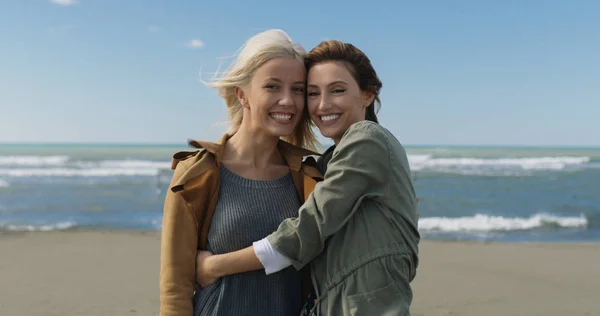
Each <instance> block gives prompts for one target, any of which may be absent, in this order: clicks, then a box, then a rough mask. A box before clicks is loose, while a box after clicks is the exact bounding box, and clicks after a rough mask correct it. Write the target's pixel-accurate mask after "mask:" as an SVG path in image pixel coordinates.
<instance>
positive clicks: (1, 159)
mask: <svg viewBox="0 0 600 316" xmlns="http://www.w3.org/2000/svg"><path fill="white" fill-rule="evenodd" d="M68 161H69V157H68V156H0V166H62V165H65V164H66V163H67V162H68Z"/></svg>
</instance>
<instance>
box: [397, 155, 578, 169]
mask: <svg viewBox="0 0 600 316" xmlns="http://www.w3.org/2000/svg"><path fill="white" fill-rule="evenodd" d="M408 160H409V163H410V167H411V170H413V171H421V170H430V171H440V172H453V173H455V172H457V171H461V170H466V171H473V170H476V171H477V170H494V171H498V170H563V169H565V168H566V167H567V166H577V165H583V164H587V163H588V162H589V161H590V157H569V156H561V157H524V158H489V159H484V158H469V157H465V158H434V157H433V156H432V155H409V156H408Z"/></svg>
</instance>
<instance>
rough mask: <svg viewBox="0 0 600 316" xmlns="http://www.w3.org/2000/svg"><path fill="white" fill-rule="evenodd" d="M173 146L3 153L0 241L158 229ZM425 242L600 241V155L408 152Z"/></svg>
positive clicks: (12, 148) (2, 149)
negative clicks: (32, 234)
mask: <svg viewBox="0 0 600 316" xmlns="http://www.w3.org/2000/svg"><path fill="white" fill-rule="evenodd" d="M178 150H189V149H188V148H186V147H185V146H172V145H70V144H69V145H58V144H53V145H32V144H4V145H0V232H1V231H5V232H6V231H51V230H78V229H84V230H89V229H119V230H160V226H161V219H162V206H163V199H164V195H165V192H166V190H167V188H168V185H169V182H170V180H171V175H172V171H171V170H170V169H169V168H170V158H171V156H172V154H173V153H174V152H176V151H178ZM407 152H408V156H409V161H410V165H411V169H412V172H413V177H414V181H415V188H416V191H417V194H418V196H419V199H420V202H419V213H420V220H419V230H420V232H421V235H422V238H423V239H438V240H439V239H442V240H478V241H511V242H527V241H536V242H597V241H600V148H587V149H586V148H524V147H523V148H520V147H519V148H500V147H447V146H437V147H433V146H429V147H425V146H414V147H410V146H407Z"/></svg>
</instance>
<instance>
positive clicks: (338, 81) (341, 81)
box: [308, 80, 348, 88]
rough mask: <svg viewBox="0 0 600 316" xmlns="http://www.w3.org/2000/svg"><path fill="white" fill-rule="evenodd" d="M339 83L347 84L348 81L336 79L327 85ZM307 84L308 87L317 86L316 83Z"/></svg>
mask: <svg viewBox="0 0 600 316" xmlns="http://www.w3.org/2000/svg"><path fill="white" fill-rule="evenodd" d="M340 83H341V84H345V85H348V83H347V82H346V81H343V80H336V81H334V82H332V83H330V84H328V85H327V86H328V87H331V86H335V85H336V84H340ZM308 86H309V87H314V88H317V85H314V84H309V85H308Z"/></svg>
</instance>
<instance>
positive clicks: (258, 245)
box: [252, 238, 292, 274]
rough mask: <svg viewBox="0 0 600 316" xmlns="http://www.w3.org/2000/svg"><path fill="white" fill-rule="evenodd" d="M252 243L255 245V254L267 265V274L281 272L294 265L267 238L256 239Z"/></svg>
mask: <svg viewBox="0 0 600 316" xmlns="http://www.w3.org/2000/svg"><path fill="white" fill-rule="evenodd" d="M252 245H253V246H254V254H256V256H257V257H258V260H260V262H261V263H262V265H263V266H264V267H265V273H266V274H272V273H275V272H279V271H281V270H283V269H285V268H287V267H289V266H291V265H292V261H291V260H290V259H288V258H287V257H286V256H284V255H282V254H280V253H279V252H277V250H275V249H274V248H273V246H271V243H270V242H269V241H268V240H267V238H263V239H261V240H259V241H255V242H253V243H252Z"/></svg>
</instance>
